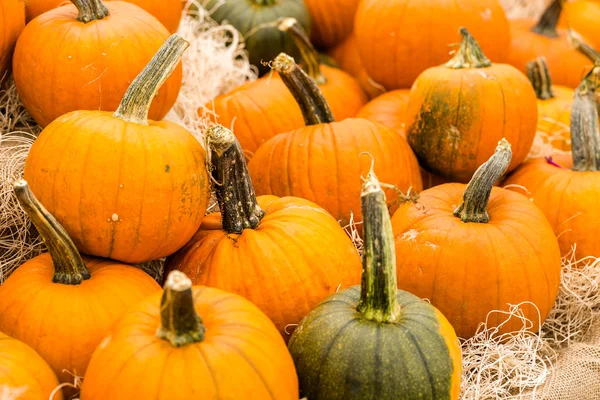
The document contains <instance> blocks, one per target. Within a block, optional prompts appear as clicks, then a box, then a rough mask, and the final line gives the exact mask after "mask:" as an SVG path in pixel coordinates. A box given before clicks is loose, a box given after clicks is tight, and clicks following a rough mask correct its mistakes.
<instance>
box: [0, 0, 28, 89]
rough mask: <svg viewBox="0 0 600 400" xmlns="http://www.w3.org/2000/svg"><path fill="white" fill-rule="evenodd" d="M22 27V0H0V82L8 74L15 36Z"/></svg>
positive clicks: (23, 11)
mask: <svg viewBox="0 0 600 400" xmlns="http://www.w3.org/2000/svg"><path fill="white" fill-rule="evenodd" d="M24 27H25V6H24V3H23V0H2V2H0V82H2V81H3V80H4V78H5V77H6V75H7V74H8V71H9V69H10V62H11V60H12V55H13V51H14V49H15V44H16V43H17V38H18V37H19V34H20V33H21V31H22V30H23V28H24Z"/></svg>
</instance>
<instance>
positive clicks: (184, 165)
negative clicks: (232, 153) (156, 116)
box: [25, 34, 209, 263]
mask: <svg viewBox="0 0 600 400" xmlns="http://www.w3.org/2000/svg"><path fill="white" fill-rule="evenodd" d="M188 45H189V43H188V42H187V41H185V40H184V39H183V38H181V36H179V35H177V34H174V35H173V36H172V37H171V38H169V40H167V42H166V43H165V45H164V46H163V47H162V48H161V49H160V50H159V51H158V53H157V54H156V56H155V57H154V58H153V59H152V61H151V62H150V63H149V64H148V66H147V67H146V68H145V69H144V71H142V73H140V75H139V76H138V77H137V78H136V79H135V80H134V81H133V83H132V84H131V87H130V88H129V89H128V91H127V93H126V94H125V96H124V97H123V99H122V101H121V105H120V106H119V108H118V110H117V111H116V112H115V113H114V114H113V113H109V112H105V111H74V112H71V113H69V114H66V115H63V116H62V117H60V118H58V119H57V120H56V121H54V122H53V123H52V124H50V125H48V127H46V129H44V131H43V132H42V133H41V134H40V136H39V137H38V139H37V140H36V141H35V143H34V144H33V146H32V147H31V150H30V152H29V155H28V157H27V161H26V163H25V179H27V180H28V181H29V183H30V184H31V188H32V190H33V192H34V193H35V194H36V196H38V198H39V199H40V201H41V202H42V204H44V206H45V207H46V208H48V210H49V211H50V212H51V213H52V214H53V215H54V216H55V217H56V219H57V220H58V221H59V222H60V223H61V224H62V225H63V226H64V227H65V229H66V230H67V232H68V233H69V235H70V236H71V238H72V239H73V241H74V242H75V244H76V245H77V248H78V249H79V250H80V251H81V252H83V253H86V254H90V255H95V256H98V257H107V258H112V259H115V260H119V261H123V262H128V263H141V262H144V261H149V260H154V259H157V258H161V257H166V256H168V255H169V254H172V253H174V252H175V251H177V250H178V249H179V248H180V247H181V246H183V245H184V244H185V243H186V242H187V241H188V240H189V239H190V238H191V237H192V235H193V234H194V232H196V230H197V229H198V227H199V226H200V223H201V221H202V218H203V217H204V213H205V211H206V207H207V203H208V198H209V193H208V187H209V184H208V173H207V171H206V167H205V165H204V158H205V152H204V149H203V148H202V146H201V145H200V143H199V142H198V141H197V140H196V138H194V137H193V136H192V134H191V133H190V132H188V131H187V130H186V129H185V128H183V127H182V126H180V125H177V124H175V123H173V122H169V121H158V122H157V121H152V120H149V119H148V107H149V105H150V102H151V101H152V99H153V98H154V95H155V93H156V91H157V90H158V88H159V87H160V85H161V84H162V83H163V82H164V81H165V80H166V79H167V78H168V76H169V74H170V73H171V72H172V71H173V70H174V69H175V67H176V65H177V64H178V63H179V59H180V57H181V55H182V53H183V52H184V51H185V49H186V48H187V47H188Z"/></svg>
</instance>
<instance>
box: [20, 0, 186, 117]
mask: <svg viewBox="0 0 600 400" xmlns="http://www.w3.org/2000/svg"><path fill="white" fill-rule="evenodd" d="M73 3H74V4H75V5H73V4H70V5H65V6H64V7H59V8H56V9H53V10H51V11H49V12H47V13H45V14H43V15H42V16H40V17H39V18H36V19H35V20H33V21H31V22H30V23H29V24H28V25H27V26H26V27H25V29H24V30H23V33H22V34H21V36H20V37H19V40H18V42H17V46H16V49H15V55H14V59H13V71H14V72H13V73H14V79H15V84H16V87H17V92H18V93H19V96H20V98H21V101H22V102H23V105H24V106H25V108H27V110H28V111H29V113H30V114H31V115H32V116H33V118H34V119H35V120H36V122H37V123H38V124H40V125H41V126H42V127H45V126H47V125H48V124H49V123H50V122H52V121H54V120H55V119H56V118H58V117H60V116H62V115H64V114H66V113H68V112H71V111H75V110H103V111H115V110H116V109H117V107H118V106H119V102H120V100H121V98H122V97H123V95H124V94H125V91H126V90H127V87H128V86H129V84H130V83H131V82H132V81H133V79H134V78H135V76H136V75H137V74H138V73H139V72H140V71H141V70H142V69H143V68H144V66H145V65H146V64H147V63H148V62H149V61H150V59H151V58H152V56H153V55H154V54H155V53H156V52H157V51H158V49H159V48H160V47H161V45H162V44H163V43H164V42H165V40H167V38H168V37H169V32H168V31H167V30H166V29H165V27H164V26H162V24H161V23H160V22H159V21H158V20H157V19H156V18H154V17H153V16H152V15H150V14H148V13H147V12H146V11H144V10H142V9H140V8H139V7H137V6H135V5H133V4H130V3H125V2H121V1H111V2H107V3H106V6H105V5H104V4H103V2H102V0H73ZM180 88H181V67H178V68H177V70H176V71H175V73H174V74H173V76H171V78H170V79H169V80H168V81H167V82H165V84H164V85H163V87H162V89H161V91H160V92H159V93H158V94H157V96H156V98H154V100H153V101H152V107H151V108H150V114H149V115H150V118H151V119H154V120H161V119H162V118H163V117H164V116H165V115H166V114H167V112H169V110H170V109H171V107H172V106H173V104H175V101H176V100H177V96H178V94H179V89H180Z"/></svg>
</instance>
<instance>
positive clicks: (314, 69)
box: [277, 18, 327, 85]
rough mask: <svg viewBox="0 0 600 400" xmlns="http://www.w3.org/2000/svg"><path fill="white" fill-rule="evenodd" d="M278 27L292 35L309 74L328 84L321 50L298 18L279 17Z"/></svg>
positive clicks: (319, 82)
mask: <svg viewBox="0 0 600 400" xmlns="http://www.w3.org/2000/svg"><path fill="white" fill-rule="evenodd" d="M277 29H279V30H280V31H282V32H286V33H287V34H288V35H290V37H291V38H292V40H293V41H294V44H295V45H296V47H297V48H298V50H300V54H301V55H302V60H303V61H304V66H305V67H306V71H307V74H308V76H310V77H311V78H313V79H314V80H315V82H317V84H318V85H324V84H326V83H327V78H326V77H325V75H323V74H322V73H321V63H320V62H319V52H318V51H317V50H316V49H315V47H314V46H313V45H312V43H311V42H310V39H309V38H308V35H307V34H306V31H305V30H304V28H302V25H300V24H299V23H298V21H297V20H296V18H281V19H279V20H278V23H277Z"/></svg>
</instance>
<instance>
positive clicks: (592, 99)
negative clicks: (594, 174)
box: [571, 66, 600, 171]
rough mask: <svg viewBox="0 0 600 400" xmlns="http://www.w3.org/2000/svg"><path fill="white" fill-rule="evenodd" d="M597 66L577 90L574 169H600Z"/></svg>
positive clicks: (599, 68)
mask: <svg viewBox="0 0 600 400" xmlns="http://www.w3.org/2000/svg"><path fill="white" fill-rule="evenodd" d="M599 73H600V66H596V67H594V68H593V69H592V71H590V73H589V74H588V75H587V76H586V77H585V78H584V79H583V81H582V82H581V84H580V85H579V87H578V88H577V89H576V90H575V99H574V101H573V107H572V110H571V151H572V154H573V170H574V171H600V130H599V128H598V106H597V104H596V90H597V89H598V85H599V84H600V80H599Z"/></svg>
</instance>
